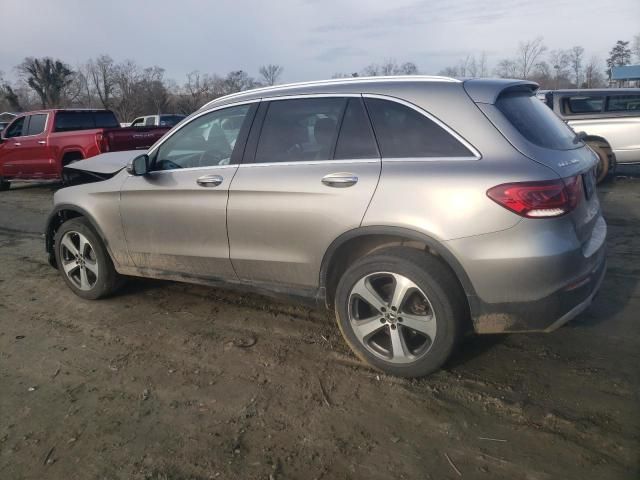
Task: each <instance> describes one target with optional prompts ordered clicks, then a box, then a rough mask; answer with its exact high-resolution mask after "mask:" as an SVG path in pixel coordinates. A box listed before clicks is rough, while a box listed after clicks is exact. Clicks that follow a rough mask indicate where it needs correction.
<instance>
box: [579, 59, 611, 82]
mask: <svg viewBox="0 0 640 480" xmlns="http://www.w3.org/2000/svg"><path fill="white" fill-rule="evenodd" d="M602 67H603V65H602V62H601V61H600V60H599V59H598V57H596V56H593V57H591V59H590V60H589V62H588V63H587V64H586V65H585V66H584V86H585V87H586V88H598V87H604V86H605V85H606V81H605V78H604V75H603V74H602Z"/></svg>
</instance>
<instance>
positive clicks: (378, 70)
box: [351, 58, 418, 77]
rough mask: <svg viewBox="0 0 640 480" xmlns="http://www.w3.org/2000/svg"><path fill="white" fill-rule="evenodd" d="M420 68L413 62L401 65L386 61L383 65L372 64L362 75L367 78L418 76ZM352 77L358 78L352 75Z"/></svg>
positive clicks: (390, 59)
mask: <svg viewBox="0 0 640 480" xmlns="http://www.w3.org/2000/svg"><path fill="white" fill-rule="evenodd" d="M417 74H418V67H417V65H416V64H415V63H413V62H405V63H403V64H401V65H398V63H397V62H396V61H395V60H394V59H392V58H389V59H386V60H385V61H384V62H382V63H381V64H377V63H372V64H370V65H367V66H366V67H364V69H363V70H362V75H364V76H366V77H377V76H392V75H417ZM351 76H358V75H355V74H352V75H351Z"/></svg>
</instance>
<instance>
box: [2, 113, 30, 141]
mask: <svg viewBox="0 0 640 480" xmlns="http://www.w3.org/2000/svg"><path fill="white" fill-rule="evenodd" d="M25 118H26V117H20V118H18V119H17V120H15V121H14V122H13V123H12V124H11V125H9V126H8V127H7V133H6V134H5V138H13V137H21V136H22V129H23V127H24V120H25Z"/></svg>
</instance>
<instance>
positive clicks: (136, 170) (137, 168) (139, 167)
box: [127, 153, 149, 177]
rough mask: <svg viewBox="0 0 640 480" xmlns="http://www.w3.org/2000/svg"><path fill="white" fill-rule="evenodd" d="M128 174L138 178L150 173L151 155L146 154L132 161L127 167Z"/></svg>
mask: <svg viewBox="0 0 640 480" xmlns="http://www.w3.org/2000/svg"><path fill="white" fill-rule="evenodd" d="M127 173H128V174H129V175H135V176H136V177H139V176H141V175H146V174H147V173H149V155H147V154H146V153H145V154H144V155H140V156H137V157H136V158H134V159H133V160H131V163H129V165H127Z"/></svg>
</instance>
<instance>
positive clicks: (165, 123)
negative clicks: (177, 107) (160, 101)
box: [160, 115, 244, 128]
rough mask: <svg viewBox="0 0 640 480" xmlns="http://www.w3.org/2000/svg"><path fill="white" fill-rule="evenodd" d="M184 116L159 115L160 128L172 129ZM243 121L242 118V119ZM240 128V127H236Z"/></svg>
mask: <svg viewBox="0 0 640 480" xmlns="http://www.w3.org/2000/svg"><path fill="white" fill-rule="evenodd" d="M183 118H185V117H184V115H160V126H161V127H173V126H174V125H176V124H178V123H180V120H182V119H183ZM242 118H243V119H244V117H242ZM238 128H240V127H238Z"/></svg>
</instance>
